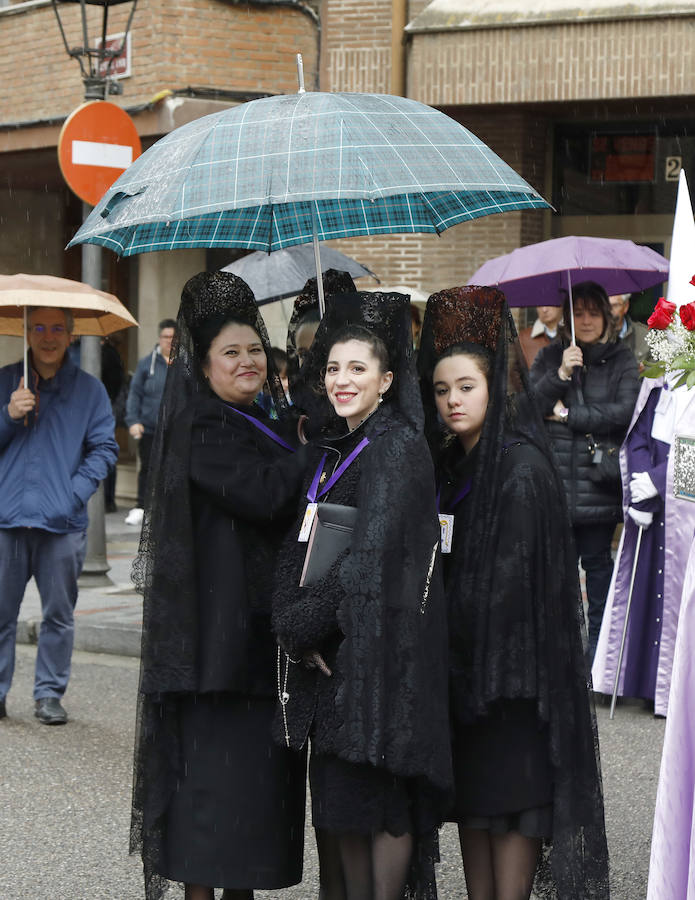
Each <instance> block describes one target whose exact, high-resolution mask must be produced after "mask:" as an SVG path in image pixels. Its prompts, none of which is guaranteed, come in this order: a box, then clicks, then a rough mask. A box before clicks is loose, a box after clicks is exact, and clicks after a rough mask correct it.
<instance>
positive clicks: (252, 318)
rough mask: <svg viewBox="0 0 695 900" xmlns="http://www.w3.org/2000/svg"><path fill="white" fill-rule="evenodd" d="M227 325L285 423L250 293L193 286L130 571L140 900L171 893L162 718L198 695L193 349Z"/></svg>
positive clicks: (171, 768)
mask: <svg viewBox="0 0 695 900" xmlns="http://www.w3.org/2000/svg"><path fill="white" fill-rule="evenodd" d="M230 318H234V319H235V320H237V321H240V322H243V323H246V324H248V325H250V326H251V327H252V328H253V329H254V330H255V331H256V332H257V334H258V335H259V336H260V338H261V341H262V343H263V347H264V349H265V353H266V357H267V360H268V385H269V388H270V392H271V395H272V398H273V402H274V403H275V407H276V409H277V410H278V416H279V417H281V418H283V417H284V418H287V417H288V414H289V408H288V404H287V401H286V399H285V394H284V391H283V388H282V384H281V382H280V378H279V375H278V373H277V370H276V368H275V365H274V363H273V359H272V354H271V352H270V341H269V340H268V335H267V332H266V329H265V325H264V323H263V319H262V317H261V314H260V312H259V310H258V307H257V305H256V302H255V300H254V296H253V293H252V291H251V289H250V288H249V287H248V285H247V284H246V282H244V281H242V279H241V278H239V277H238V276H236V275H233V274H232V273H230V272H201V273H199V274H198V275H195V276H193V278H191V279H190V280H189V281H188V282H187V283H186V285H185V286H184V288H183V292H182V295H181V305H180V307H179V312H178V316H177V320H176V332H175V339H174V344H173V347H172V353H171V362H170V365H169V369H168V371H167V378H166V383H165V387H164V393H163V396H162V403H161V406H160V410H159V419H158V423H157V430H156V433H155V439H154V443H153V448H152V457H151V462H150V472H151V476H150V481H149V485H148V493H147V500H146V503H145V515H144V520H143V525H142V533H141V537H140V547H139V551H138V555H137V557H136V559H135V562H134V564H133V580H134V582H135V584H136V586H137V588H138V589H139V590H140V591H141V592H142V593H144V606H143V632H142V654H141V667H140V688H139V697H138V715H137V723H136V739H135V740H136V743H135V760H134V778H133V806H132V820H131V844H130V850H131V853H135V852H138V851H141V852H142V857H143V865H144V872H145V889H146V896H147V900H157V898H159V897H161V896H162V895H163V893H164V891H165V890H166V887H167V886H168V882H167V881H166V880H165V879H163V878H161V877H160V876H158V875H157V874H156V872H155V871H154V868H153V865H152V863H153V858H154V857H155V856H156V853H157V848H158V847H159V846H160V845H161V839H162V834H161V818H162V815H163V813H164V811H165V809H166V806H167V803H168V800H169V797H170V796H171V793H172V791H173V790H174V789H175V786H176V777H177V766H178V749H179V735H178V733H177V729H176V728H175V727H174V723H175V721H176V717H175V715H172V714H167V713H171V712H172V710H173V709H175V706H176V703H177V699H178V698H179V697H180V696H181V694H185V693H195V692H196V691H197V688H198V660H197V649H198V617H197V599H196V589H195V571H194V553H193V531H192V512H191V497H190V488H189V471H190V444H191V428H192V424H193V420H194V417H195V413H196V401H197V400H198V399H200V400H201V401H204V400H205V399H206V398H209V397H210V396H211V393H210V388H209V387H208V385H207V382H206V381H205V378H204V376H203V372H202V369H201V365H202V362H203V360H202V359H201V354H200V353H199V344H200V340H201V335H202V333H203V332H205V331H207V334H208V337H209V336H211V335H214V334H215V333H216V331H218V330H219V328H220V327H221V326H222V324H223V323H224V322H226V321H228V320H229V319H230Z"/></svg>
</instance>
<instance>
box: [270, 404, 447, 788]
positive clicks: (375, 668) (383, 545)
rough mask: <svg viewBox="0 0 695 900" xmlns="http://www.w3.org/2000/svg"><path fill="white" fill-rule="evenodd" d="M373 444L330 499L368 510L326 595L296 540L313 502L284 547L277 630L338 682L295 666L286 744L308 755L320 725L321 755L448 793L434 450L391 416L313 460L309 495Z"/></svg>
mask: <svg viewBox="0 0 695 900" xmlns="http://www.w3.org/2000/svg"><path fill="white" fill-rule="evenodd" d="M363 436H366V437H368V438H369V441H370V444H369V446H368V447H367V448H366V449H365V450H364V451H363V452H362V453H361V454H360V455H359V456H358V457H357V460H356V462H354V463H353V464H352V465H351V466H350V468H348V469H347V471H346V472H345V474H344V475H343V476H342V477H341V478H340V480H339V481H338V482H337V483H336V485H335V486H334V487H333V488H331V490H330V492H329V494H328V495H326V496H325V497H324V499H327V500H328V501H329V502H331V503H341V504H345V505H350V506H357V507H358V509H359V516H358V519H357V524H356V526H355V530H354V532H353V535H352V542H351V546H350V549H349V550H348V551H346V552H345V553H344V554H342V555H341V557H339V558H338V560H337V561H336V564H335V565H334V566H333V567H332V569H331V571H330V572H329V573H328V575H326V576H325V577H324V578H322V579H321V580H320V581H319V582H317V583H316V584H315V585H312V586H311V587H308V588H300V587H299V580H300V575H301V571H302V565H303V562H304V557H305V553H306V546H307V545H306V544H303V543H298V542H297V536H298V533H299V527H300V524H301V519H302V516H303V513H304V509H305V505H306V501H303V502H302V504H301V509H300V512H299V515H298V517H297V519H296V521H295V524H294V525H293V527H292V528H291V529H290V531H289V533H288V535H287V538H286V540H285V543H284V545H283V550H282V554H281V557H280V560H279V563H278V570H277V574H278V579H277V586H276V589H275V593H274V597H273V625H274V629H275V631H276V633H277V635H278V639H279V641H280V643H281V644H282V646H283V647H284V648H285V650H286V651H287V652H288V653H289V655H290V656H293V657H294V658H296V659H298V658H299V657H300V655H301V653H302V651H306V650H309V649H317V650H319V651H320V652H321V653H322V654H323V655H324V656H325V658H326V660H327V663H328V666H329V668H331V669H332V671H333V675H332V676H331V677H330V678H328V677H326V676H325V675H322V674H320V673H318V672H317V670H313V671H307V670H306V669H304V667H303V666H302V664H301V663H299V664H296V665H293V664H292V663H290V664H289V672H288V677H287V684H286V690H287V694H289V698H288V701H287V703H286V706H285V708H284V717H283V716H282V715H280V716H279V717H278V718H279V722H278V729H277V731H276V738H277V739H278V740H279V741H281V742H284V741H285V740H287V742H288V744H289V745H290V746H292V747H294V748H295V749H298V748H299V747H301V746H303V744H304V742H305V741H306V738H307V734H308V733H309V730H310V728H311V727H312V723H313V732H312V744H313V748H314V751H315V752H319V753H325V754H330V755H333V756H337V757H339V758H340V759H342V760H344V761H346V762H353V763H370V764H371V765H374V766H377V767H379V768H384V769H386V770H388V771H389V772H391V773H392V774H395V775H401V776H405V777H417V776H424V778H425V779H426V781H428V782H430V783H431V785H433V786H435V787H436V788H437V789H438V790H444V791H446V790H447V789H448V788H449V785H450V783H451V757H450V746H449V734H448V694H447V665H446V664H447V660H446V619H445V614H446V610H445V606H444V598H443V589H442V584H441V575H440V572H439V567H438V565H436V563H437V561H438V558H439V554H438V547H439V527H438V522H437V516H436V509H435V502H434V500H435V495H434V473H433V471H432V464H431V459H430V456H429V451H428V449H427V445H426V443H425V440H424V438H423V436H422V435H421V434H420V433H418V432H417V431H416V429H414V428H413V427H412V425H410V424H408V423H407V422H406V421H405V419H404V418H403V417H401V416H400V414H399V413H398V412H397V411H396V410H393V411H392V410H390V409H389V408H388V407H387V404H384V406H383V407H381V408H380V409H379V410H378V411H377V412H376V413H374V415H373V416H372V417H370V418H369V419H367V421H366V422H365V423H364V425H362V426H361V427H360V428H358V429H356V430H355V431H354V432H353V433H351V434H348V435H346V436H345V437H344V438H343V439H339V440H335V441H333V442H328V443H330V444H331V445H332V447H331V449H329V450H327V451H324V449H323V448H322V447H321V446H318V447H314V448H313V450H312V453H313V456H312V460H311V463H310V465H309V468H308V470H307V474H306V477H305V482H304V487H303V492H304V493H306V490H307V488H308V486H309V483H310V482H311V479H312V477H313V475H314V472H315V471H316V466H317V463H318V462H319V461H320V459H321V457H322V454H323V453H324V452H327V454H328V455H327V460H326V464H325V467H324V472H326V471H327V472H328V473H329V474H330V472H332V470H333V468H334V466H335V465H336V463H337V462H338V459H339V458H338V453H337V452H336V451H338V452H339V453H340V459H343V460H344V459H345V457H346V455H347V453H349V451H350V450H352V449H353V447H354V445H355V444H356V443H357V441H359V440H360V439H361V438H362V437H363ZM322 443H323V442H322ZM282 657H283V659H282V660H281V663H282V667H283V675H282V676H281V686H284V666H285V662H284V654H282ZM282 712H283V711H282V710H281V713H282ZM285 728H286V733H285Z"/></svg>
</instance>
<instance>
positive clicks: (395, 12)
mask: <svg viewBox="0 0 695 900" xmlns="http://www.w3.org/2000/svg"><path fill="white" fill-rule="evenodd" d="M407 24H408V0H391V93H392V94H394V95H395V96H397V97H405V94H406V77H405V44H404V42H403V37H404V34H405V26H406V25H407Z"/></svg>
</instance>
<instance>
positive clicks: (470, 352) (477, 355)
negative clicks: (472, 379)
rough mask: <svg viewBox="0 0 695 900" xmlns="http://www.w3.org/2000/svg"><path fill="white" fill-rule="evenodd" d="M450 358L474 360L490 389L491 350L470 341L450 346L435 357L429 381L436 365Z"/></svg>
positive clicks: (492, 358) (492, 359)
mask: <svg viewBox="0 0 695 900" xmlns="http://www.w3.org/2000/svg"><path fill="white" fill-rule="evenodd" d="M450 356H469V357H470V358H471V359H474V360H475V362H476V363H477V365H478V368H479V369H480V371H481V372H482V373H483V375H484V376H485V380H486V381H487V386H488V388H489V387H490V381H491V379H492V369H493V363H494V359H495V357H494V354H493V353H492V351H491V350H488V349H487V347H483V346H482V345H481V344H473V343H471V342H470V341H461V342H460V343H458V344H452V345H451V347H447V348H446V350H445V351H444V352H443V353H442V354H441V356H438V357H437V360H436V362H435V364H434V367H433V369H432V373H431V376H430V381H432V380H433V378H434V369H436V367H437V363H438V362H440V361H441V360H442V359H447V358H448V357H450Z"/></svg>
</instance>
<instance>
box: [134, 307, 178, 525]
mask: <svg viewBox="0 0 695 900" xmlns="http://www.w3.org/2000/svg"><path fill="white" fill-rule="evenodd" d="M175 331H176V322H175V321H174V319H164V320H163V321H161V322H160V323H159V339H158V341H157V345H156V346H155V348H154V350H153V351H152V353H148V354H147V356H143V358H142V359H141V360H140V361H139V362H138V364H137V368H136V369H135V373H134V375H133V378H132V380H131V382H130V388H129V390H128V402H127V404H126V415H125V421H126V425H127V426H128V430H129V431H130V434H131V436H132V437H133V438H135V440H136V441H137V442H138V456H139V457H140V471H139V472H138V496H137V501H136V504H135V506H134V507H133V509H131V510H130V512H129V513H128V515H127V516H126V519H125V521H126V524H127V525H140V524H141V522H142V517H143V510H144V505H145V491H146V489H147V476H148V474H149V469H150V453H151V452H152V441H153V440H154V432H155V429H156V427H157V416H158V415H159V404H160V403H161V402H162V393H163V392H164V382H165V381H166V377H167V367H168V365H169V358H170V355H171V342H172V341H173V340H174V334H175Z"/></svg>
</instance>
